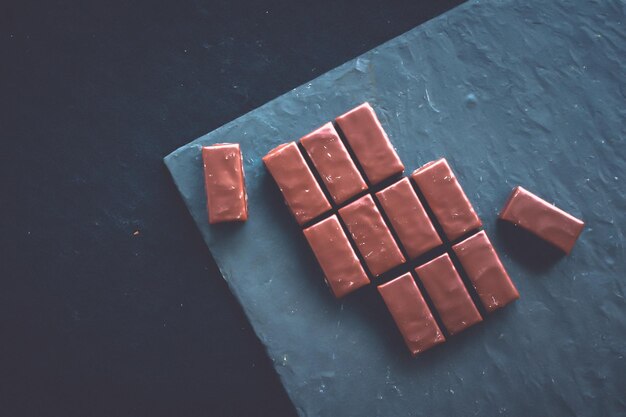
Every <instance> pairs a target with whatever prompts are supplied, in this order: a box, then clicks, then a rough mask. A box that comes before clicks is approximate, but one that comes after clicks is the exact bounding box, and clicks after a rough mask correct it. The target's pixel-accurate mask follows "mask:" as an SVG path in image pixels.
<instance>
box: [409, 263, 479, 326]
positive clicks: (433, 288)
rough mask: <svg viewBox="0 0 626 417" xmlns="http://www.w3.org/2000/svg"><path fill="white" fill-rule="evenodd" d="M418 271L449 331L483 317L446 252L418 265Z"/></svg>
mask: <svg viewBox="0 0 626 417" xmlns="http://www.w3.org/2000/svg"><path fill="white" fill-rule="evenodd" d="M415 272H416V273H417V276H418V277H419V279H420V280H421V281H422V284H424V287H425V288H426V292H427V293H428V295H429V296H430V299H431V300H432V301H433V304H434V305H435V308H436V309H437V312H438V313H439V316H440V317H441V320H442V321H443V325H444V326H445V327H446V329H447V330H448V332H449V333H450V334H452V335H453V334H456V333H458V332H460V331H461V330H464V329H466V328H467V327H469V326H471V325H473V324H476V323H479V322H481V321H482V320H483V319H482V317H481V316H480V313H479V312H478V310H477V309H476V306H475V305H474V302H473V301H472V298H471V297H470V295H469V293H468V292H467V289H466V288H465V285H464V284H463V281H462V280H461V277H460V276H459V273H458V272H457V271H456V268H455V267H454V264H453V263H452V261H451V260H450V256H448V254H447V253H444V254H443V255H441V256H439V257H437V258H435V259H433V260H432V261H430V262H427V263H425V264H424V265H421V266H419V267H417V268H415Z"/></svg>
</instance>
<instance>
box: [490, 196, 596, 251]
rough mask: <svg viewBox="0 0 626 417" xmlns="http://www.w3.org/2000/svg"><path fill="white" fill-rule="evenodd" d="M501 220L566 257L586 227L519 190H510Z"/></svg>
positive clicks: (577, 220) (570, 216)
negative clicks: (549, 244)
mask: <svg viewBox="0 0 626 417" xmlns="http://www.w3.org/2000/svg"><path fill="white" fill-rule="evenodd" d="M500 218H501V219H502V220H506V221H508V222H511V223H513V224H515V225H516V226H519V227H521V228H523V229H526V230H528V231H529V232H531V233H533V234H535V235H537V236H539V237H540V238H542V239H543V240H545V241H547V242H550V243H551V244H553V245H554V246H556V247H557V248H559V249H561V250H562V251H563V252H565V253H566V254H569V253H570V252H571V250H572V248H573V247H574V244H575V243H576V240H577V239H578V236H580V233H581V232H582V231H583V227H585V223H584V222H583V221H582V220H579V219H577V218H576V217H574V216H572V215H571V214H568V213H566V212H564V211H563V210H561V209H560V208H558V207H555V206H554V205H552V204H550V203H548V202H547V201H545V200H543V199H541V198H539V197H537V196H536V195H534V194H533V193H531V192H530V191H528V190H525V189H524V188H522V187H516V188H515V189H513V192H512V193H511V196H510V197H509V199H508V200H507V202H506V204H505V205H504V208H503V209H502V212H501V213H500Z"/></svg>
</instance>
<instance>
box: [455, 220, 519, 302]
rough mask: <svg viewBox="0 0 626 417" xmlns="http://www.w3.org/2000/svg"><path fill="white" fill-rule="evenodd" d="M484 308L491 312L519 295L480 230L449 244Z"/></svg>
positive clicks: (483, 232)
mask: <svg viewBox="0 0 626 417" xmlns="http://www.w3.org/2000/svg"><path fill="white" fill-rule="evenodd" d="M452 249H453V250H454V253H456V256H458V258H459V260H460V261H461V265H463V269H465V272H466V273H467V276H468V277H469V279H470V281H472V285H473V286H474V288H475V289H476V292H477V293H478V296H479V297H480V300H481V301H482V303H483V305H484V306H485V309H487V311H489V312H492V311H494V310H496V309H498V308H501V307H504V306H505V305H507V304H509V303H510V302H512V301H515V300H517V299H518V298H519V293H518V292H517V288H515V285H514V284H513V282H512V281H511V278H509V274H507V272H506V270H505V269H504V266H503V265H502V262H500V258H498V254H497V253H496V251H495V249H494V248H493V246H492V245H491V242H490V241H489V238H488V237H487V234H486V233H485V231H484V230H482V231H480V232H478V233H476V234H475V235H473V236H471V237H469V238H467V239H465V240H464V241H462V242H460V243H457V244H456V245H454V246H452Z"/></svg>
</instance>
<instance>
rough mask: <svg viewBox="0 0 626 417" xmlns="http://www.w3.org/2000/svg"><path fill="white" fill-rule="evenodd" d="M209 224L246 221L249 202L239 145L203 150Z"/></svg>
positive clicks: (225, 144)
mask: <svg viewBox="0 0 626 417" xmlns="http://www.w3.org/2000/svg"><path fill="white" fill-rule="evenodd" d="M202 163H203V165H204V188H205V190H206V197H207V203H206V206H207V211H208V214H209V223H210V224H214V223H221V222H231V221H246V220H247V219H248V198H247V196H246V185H245V182H244V175H243V163H242V160H241V150H240V149H239V144H238V143H218V144H215V145H211V146H205V147H203V148H202Z"/></svg>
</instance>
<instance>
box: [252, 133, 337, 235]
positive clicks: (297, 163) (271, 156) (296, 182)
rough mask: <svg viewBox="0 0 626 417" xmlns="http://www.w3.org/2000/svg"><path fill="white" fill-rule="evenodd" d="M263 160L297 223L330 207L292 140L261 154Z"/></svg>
mask: <svg viewBox="0 0 626 417" xmlns="http://www.w3.org/2000/svg"><path fill="white" fill-rule="evenodd" d="M263 163H264V164H265V166H266V167H267V169H268V170H269V171H270V174H272V177H274V181H276V184H278V188H280V191H281V192H282V193H283V197H284V198H285V201H286V203H287V205H288V206H289V208H290V209H291V212H292V213H293V215H294V217H295V218H296V221H297V222H298V224H300V225H302V224H304V223H306V222H308V221H310V220H312V219H314V218H316V217H317V216H319V215H321V214H323V213H325V212H326V211H328V210H330V208H331V207H330V203H329V202H328V200H327V199H326V196H325V195H324V193H323V192H322V189H321V188H320V186H319V184H318V183H317V181H316V180H315V177H313V173H311V170H310V169H309V166H308V165H307V164H306V162H305V161H304V158H303V156H302V154H301V153H300V150H299V149H298V145H296V143H295V142H290V143H285V144H282V145H280V146H278V147H276V148H274V149H272V150H271V151H270V152H269V153H268V154H267V155H265V156H264V157H263Z"/></svg>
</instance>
